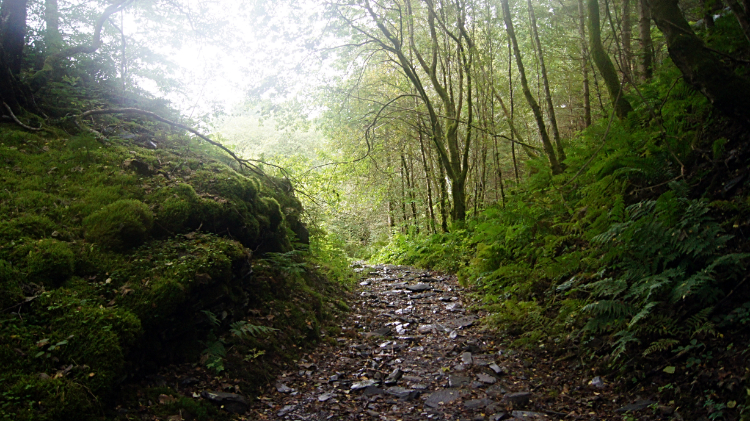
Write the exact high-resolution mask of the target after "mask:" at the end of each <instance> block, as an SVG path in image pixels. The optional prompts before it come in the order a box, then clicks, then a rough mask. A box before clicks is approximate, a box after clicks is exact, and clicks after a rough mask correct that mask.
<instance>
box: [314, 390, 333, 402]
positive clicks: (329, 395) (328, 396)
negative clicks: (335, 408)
mask: <svg viewBox="0 0 750 421" xmlns="http://www.w3.org/2000/svg"><path fill="white" fill-rule="evenodd" d="M334 397H336V394H335V393H332V392H327V393H323V394H322V395H320V396H318V401H320V402H325V401H327V400H329V399H332V398H334Z"/></svg>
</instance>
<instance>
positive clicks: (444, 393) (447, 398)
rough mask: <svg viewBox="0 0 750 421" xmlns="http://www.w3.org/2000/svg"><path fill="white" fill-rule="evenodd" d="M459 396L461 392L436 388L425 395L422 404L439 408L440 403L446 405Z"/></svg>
mask: <svg viewBox="0 0 750 421" xmlns="http://www.w3.org/2000/svg"><path fill="white" fill-rule="evenodd" d="M460 397H461V392H459V391H458V390H452V389H443V390H438V391H437V392H434V393H432V394H431V395H430V396H428V397H427V400H425V402H424V404H425V405H427V406H429V407H430V408H439V407H440V406H442V405H448V404H450V403H453V402H455V401H456V400H457V399H458V398H460Z"/></svg>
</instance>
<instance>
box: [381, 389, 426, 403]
mask: <svg viewBox="0 0 750 421" xmlns="http://www.w3.org/2000/svg"><path fill="white" fill-rule="evenodd" d="M385 393H387V394H389V395H392V396H395V397H397V398H399V399H401V400H404V401H411V400H414V399H416V398H418V397H419V391H417V390H414V389H406V388H403V387H398V386H392V387H389V388H388V389H386V390H385Z"/></svg>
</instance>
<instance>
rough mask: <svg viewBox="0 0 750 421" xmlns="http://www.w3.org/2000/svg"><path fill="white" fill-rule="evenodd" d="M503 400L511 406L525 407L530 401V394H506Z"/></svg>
mask: <svg viewBox="0 0 750 421" xmlns="http://www.w3.org/2000/svg"><path fill="white" fill-rule="evenodd" d="M503 400H504V401H505V402H507V403H509V404H511V405H519V406H521V405H526V404H527V403H529V400H531V392H515V393H508V394H506V395H505V396H504V397H503Z"/></svg>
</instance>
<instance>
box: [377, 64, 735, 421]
mask: <svg viewBox="0 0 750 421" xmlns="http://www.w3.org/2000/svg"><path fill="white" fill-rule="evenodd" d="M641 95H642V97H637V98H633V99H632V102H633V103H634V104H640V105H639V107H638V109H637V110H636V111H635V112H633V113H631V114H630V116H629V118H628V119H627V120H625V121H623V122H620V121H617V120H614V121H611V122H610V121H609V120H607V119H602V120H600V121H598V122H596V123H595V124H594V125H592V126H591V127H590V128H588V129H587V130H585V131H583V132H580V133H579V134H578V135H577V136H576V137H575V138H573V139H570V140H569V141H568V142H567V149H566V150H567V156H568V158H567V160H566V161H565V164H566V166H567V169H566V171H565V172H564V173H563V174H560V175H557V176H552V175H551V173H550V171H549V170H548V169H547V165H546V163H545V162H543V161H542V160H532V161H530V162H527V165H528V169H529V172H530V174H531V175H530V176H529V177H528V178H527V179H526V180H524V181H523V182H522V183H521V184H520V185H518V186H515V188H513V189H512V190H511V191H510V192H509V193H508V196H507V200H505V201H504V202H501V203H498V204H496V205H495V206H492V207H490V208H488V209H485V210H483V211H481V212H480V213H479V214H477V215H474V216H473V217H472V218H470V219H469V220H467V222H466V223H465V224H463V225H454V226H452V227H451V230H450V232H449V233H440V234H433V235H424V234H422V235H415V234H411V235H406V234H394V236H393V238H392V240H391V242H390V243H389V244H388V245H387V246H385V247H384V248H383V249H381V250H380V251H379V252H378V253H377V254H376V255H375V256H374V257H373V259H374V260H375V261H383V262H385V261H388V262H398V263H402V264H410V265H415V266H420V267H427V268H433V269H437V270H442V271H447V272H453V273H458V274H459V277H460V279H461V281H462V282H463V283H464V284H465V285H469V286H471V287H473V290H474V291H475V293H476V294H477V296H478V297H479V298H481V302H482V303H483V304H482V308H483V309H484V310H486V311H487V312H488V316H487V317H486V320H485V322H486V325H487V327H488V328H490V329H494V330H497V331H499V332H505V333H507V334H509V335H510V337H512V338H514V343H515V345H516V346H525V347H529V348H532V349H533V348H537V347H552V348H554V349H557V350H559V354H560V355H565V354H566V353H568V352H570V351H571V350H573V351H574V354H575V355H577V356H579V357H580V358H581V361H582V363H583V364H585V365H590V366H592V367H594V369H595V370H598V371H599V372H601V373H606V374H607V375H609V376H611V377H612V378H617V379H618V380H619V381H620V384H621V385H623V387H629V388H632V387H643V385H644V384H648V381H647V380H652V381H653V383H652V384H656V385H659V386H661V387H660V388H659V390H658V393H657V392H655V393H657V394H660V395H663V396H664V397H665V399H667V400H670V399H672V400H674V399H675V398H676V397H677V396H679V395H680V388H679V386H678V385H679V384H680V383H679V382H678V380H677V379H678V378H679V379H683V380H685V379H687V380H685V381H684V383H685V384H688V383H690V382H691V381H693V380H696V379H700V380H701V381H700V382H698V381H697V380H696V382H694V383H692V386H689V387H690V390H688V391H686V390H683V391H682V393H684V394H685V395H686V396H688V395H692V396H694V397H695V396H696V395H697V396H698V398H699V401H700V402H702V403H704V405H703V406H702V407H700V406H699V407H697V409H696V410H697V412H700V411H701V410H703V411H706V412H707V413H708V414H709V415H711V414H713V417H712V418H711V419H720V417H723V416H727V417H729V418H737V417H748V416H750V415H749V414H750V384H749V383H748V372H747V371H746V365H745V364H743V363H742V361H747V359H748V358H750V355H748V352H750V351H748V349H750V348H749V346H750V342H749V341H748V327H750V288H748V287H747V283H746V281H747V279H748V275H747V270H746V269H747V264H748V262H750V254H748V252H750V245H748V242H747V241H746V232H747V230H748V229H749V228H750V226H749V223H748V215H749V214H750V183H748V182H747V181H746V180H747V170H748V167H747V158H748V155H747V147H746V146H745V145H746V143H747V140H748V139H747V135H746V134H745V132H744V131H743V130H741V129H739V128H737V127H733V126H731V125H729V124H728V123H726V122H725V121H724V120H723V119H722V118H721V117H720V116H718V115H716V114H715V112H714V111H712V109H711V107H710V105H709V104H708V103H707V101H706V100H705V99H704V97H702V96H701V95H700V94H699V93H697V92H695V91H694V90H692V89H691V88H690V87H689V86H687V85H686V84H685V83H683V82H682V80H681V79H680V77H679V72H678V71H677V70H676V69H675V68H674V67H673V66H663V68H662V70H661V74H659V75H658V76H657V77H656V78H655V79H654V81H653V82H651V83H649V84H646V85H644V86H642V87H641ZM678 110H683V112H677V111H678ZM684 110H689V111H690V112H688V113H686V112H684ZM610 124H611V127H610ZM569 357H570V355H567V356H564V357H562V358H569ZM725 365H726V366H728V367H733V368H731V369H729V368H728V371H730V372H731V373H732V374H731V375H729V377H727V376H728V375H727V374H723V375H721V377H722V380H721V381H720V380H717V377H715V373H717V372H720V371H721V370H724V366H725ZM719 367H721V370H719V369H718V368H719ZM711 368H713V371H712V369H711ZM732 376H733V377H732ZM707 379H713V380H707ZM728 379H732V380H728ZM696 385H697V386H696ZM683 387H684V386H683ZM675 388H676V390H677V391H676V392H675V391H674V390H675ZM672 392H673V393H672ZM670 393H671V395H670ZM684 403H685V404H687V403H689V402H688V401H685V402H684ZM678 404H679V402H678ZM719 404H720V405H721V408H720V410H717V408H716V406H717V405H719ZM692 406H695V404H694V402H692Z"/></svg>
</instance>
